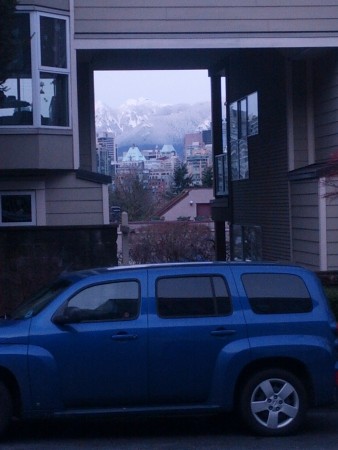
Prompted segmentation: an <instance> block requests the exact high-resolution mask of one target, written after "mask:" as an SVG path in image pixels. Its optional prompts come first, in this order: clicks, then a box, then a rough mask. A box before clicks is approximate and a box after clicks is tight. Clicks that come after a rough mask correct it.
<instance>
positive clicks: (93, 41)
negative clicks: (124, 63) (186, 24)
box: [72, 25, 338, 50]
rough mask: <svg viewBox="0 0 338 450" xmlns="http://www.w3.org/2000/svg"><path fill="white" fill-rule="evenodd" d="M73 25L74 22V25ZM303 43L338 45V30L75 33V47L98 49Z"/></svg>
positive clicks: (283, 46) (261, 45)
mask: <svg viewBox="0 0 338 450" xmlns="http://www.w3.org/2000/svg"><path fill="white" fill-rule="evenodd" d="M72 26H73V25H72ZM300 47H314V48H318V47H338V34H337V33H332V35H330V36H325V37H323V36H319V37H316V36H309V37H285V36H284V37H283V36H278V37H274V36H266V37H253V36H252V37H233V36H232V37H206V36H203V37H202V38H201V36H200V35H199V36H195V35H194V36H191V35H189V36H187V35H183V36H181V37H178V36H175V38H172V37H167V36H163V35H159V36H155V35H154V34H152V35H150V36H149V37H146V36H144V35H142V36H136V37H135V36H132V37H128V36H126V37H124V38H121V37H119V36H116V37H110V38H109V37H107V36H106V35H104V34H98V35H95V38H93V36H92V35H90V36H86V35H82V34H76V33H75V35H74V48H75V50H98V49H108V50H114V49H129V50H130V49H138V50H141V49H161V50H163V49H203V48H205V49H209V48H213V49H227V48H235V49H237V50H239V49H248V48H300Z"/></svg>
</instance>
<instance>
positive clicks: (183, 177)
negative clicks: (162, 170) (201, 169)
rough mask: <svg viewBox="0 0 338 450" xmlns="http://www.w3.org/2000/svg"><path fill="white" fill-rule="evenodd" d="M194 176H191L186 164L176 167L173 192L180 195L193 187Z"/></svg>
mask: <svg viewBox="0 0 338 450" xmlns="http://www.w3.org/2000/svg"><path fill="white" fill-rule="evenodd" d="M192 184H193V183H192V175H189V172H188V167H187V165H186V164H185V163H183V162H182V163H181V164H179V165H178V166H176V168H175V170H174V176H173V184H172V192H173V193H174V194H179V193H180V192H182V191H184V189H187V188H189V187H190V186H192Z"/></svg>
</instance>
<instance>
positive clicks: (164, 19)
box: [74, 0, 338, 37]
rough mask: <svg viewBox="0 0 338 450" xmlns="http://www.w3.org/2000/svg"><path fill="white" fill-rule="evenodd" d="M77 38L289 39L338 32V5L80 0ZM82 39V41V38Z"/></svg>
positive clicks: (303, 0) (317, 1)
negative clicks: (199, 36) (188, 35)
mask: <svg viewBox="0 0 338 450" xmlns="http://www.w3.org/2000/svg"><path fill="white" fill-rule="evenodd" d="M74 3H75V33H76V34H78V35H81V34H84V35H86V36H88V34H89V35H90V34H93V35H95V34H111V35H113V34H116V33H122V34H126V35H127V34H131V33H161V34H163V33H167V34H172V33H198V34H200V33H212V34H215V33H222V34H227V33H229V34H232V33H253V34H260V33H285V32H295V33H302V32H309V31H310V32H319V33H320V32H325V33H328V32H332V33H335V31H336V30H337V19H338V5H337V2H336V0H256V1H255V2H253V1H252V0H223V1H220V0H209V1H208V2H207V1H205V0H185V1H182V0H147V2H145V1H144V0H75V2H74ZM78 37H79V36H78Z"/></svg>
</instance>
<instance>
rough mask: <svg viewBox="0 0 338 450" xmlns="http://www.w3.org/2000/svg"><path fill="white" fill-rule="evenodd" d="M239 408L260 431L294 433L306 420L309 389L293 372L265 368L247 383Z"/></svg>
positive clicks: (279, 434)
mask: <svg viewBox="0 0 338 450" xmlns="http://www.w3.org/2000/svg"><path fill="white" fill-rule="evenodd" d="M239 410H240V414H241V416H242V418H243V419H244V421H245V422H246V424H247V425H248V426H249V427H250V429H251V430H252V431H254V432H255V433H257V434H260V435H265V436H281V435H286V434H290V433H293V432H294V431H295V430H296V429H297V428H298V427H299V426H300V425H301V423H302V422H303V421H304V418H305V415H306V410H307V395H306V391H305V388H304V386H303V384H302V383H301V382H300V381H299V379H298V378H297V377H295V376H294V375H293V374H292V373H290V372H288V371H285V370H281V369H269V370H264V371H261V372H259V373H257V374H255V375H254V376H252V377H251V378H250V379H249V380H248V381H247V383H245V385H244V386H243V389H242V392H241V395H240V404H239Z"/></svg>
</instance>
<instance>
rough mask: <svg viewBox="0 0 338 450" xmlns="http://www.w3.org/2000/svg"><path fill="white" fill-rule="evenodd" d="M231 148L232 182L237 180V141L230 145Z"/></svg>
mask: <svg viewBox="0 0 338 450" xmlns="http://www.w3.org/2000/svg"><path fill="white" fill-rule="evenodd" d="M230 148H231V177H232V180H239V179H240V176H239V155H238V141H232V142H231V143H230Z"/></svg>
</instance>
